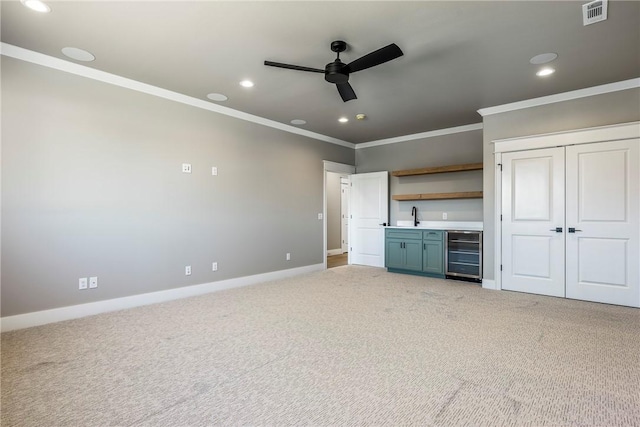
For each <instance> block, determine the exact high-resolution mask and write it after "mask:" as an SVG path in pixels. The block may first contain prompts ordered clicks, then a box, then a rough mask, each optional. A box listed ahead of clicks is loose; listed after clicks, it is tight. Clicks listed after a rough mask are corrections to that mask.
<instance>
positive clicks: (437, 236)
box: [423, 230, 444, 241]
mask: <svg viewBox="0 0 640 427" xmlns="http://www.w3.org/2000/svg"><path fill="white" fill-rule="evenodd" d="M443 233H444V231H442V230H426V231H423V238H424V240H440V241H442V236H443Z"/></svg>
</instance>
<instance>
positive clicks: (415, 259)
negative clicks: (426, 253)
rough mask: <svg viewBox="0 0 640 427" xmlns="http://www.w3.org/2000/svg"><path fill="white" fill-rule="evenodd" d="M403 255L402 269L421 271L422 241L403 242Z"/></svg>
mask: <svg viewBox="0 0 640 427" xmlns="http://www.w3.org/2000/svg"><path fill="white" fill-rule="evenodd" d="M404 255H405V259H404V261H405V262H404V267H403V268H404V269H406V270H415V271H422V240H405V241H404Z"/></svg>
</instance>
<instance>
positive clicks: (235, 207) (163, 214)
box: [1, 57, 355, 316]
mask: <svg viewBox="0 0 640 427" xmlns="http://www.w3.org/2000/svg"><path fill="white" fill-rule="evenodd" d="M1 84H2V181H1V182H2V205H1V206H2V260H1V261H2V269H1V272H2V273H1V274H2V277H1V280H2V306H1V314H2V316H10V315H17V314H22V313H28V312H34V311H39V310H45V309H52V308H57V307H63V306H69V305H75V304H82V303H88V302H94V301H100V300H106V299H111V298H118V297H125V296H130V295H137V294H143V293H147V292H154V291H162V290H167V289H171V288H178V287H183V286H188V285H194V284H200V283H208V282H214V281H218V280H223V279H230V278H237V277H242V276H248V275H254V274H260V273H266V272H272V271H277V270H284V269H289V268H294V267H301V266H308V265H315V264H321V263H322V262H323V260H324V254H323V241H322V240H323V229H322V227H323V222H322V221H321V220H318V213H320V212H322V209H323V179H324V170H323V163H322V161H323V160H330V161H333V162H338V163H345V164H354V161H355V158H354V150H353V149H351V148H347V147H342V146H338V145H335V144H329V143H326V142H322V141H318V140H314V139H310V138H307V137H304V136H300V135H295V134H291V133H287V132H284V131H280V130H277V129H273V128H269V127H265V126H261V125H258V124H255V123H251V122H247V121H243V120H239V119H235V118H232V117H228V116H224V115H220V114H216V113H212V112H210V111H205V110H201V109H198V108H195V107H191V106H187V105H183V104H180V103H176V102H172V101H168V100H165V99H161V98H157V97H154V96H150V95H146V94H142V93H138V92H135V91H132V90H128V89H125V88H121V87H117V86H112V85H109V84H106V83H101V82H98V81H94V80H91V79H88V78H84V77H79V76H76V75H72V74H68V73H65V72H61V71H56V70H52V69H49V68H45V67H41V66H38V65H34V64H30V63H26V62H22V61H19V60H16V59H12V58H7V57H3V58H2V81H1ZM204 93H205V92H203V96H204ZM255 96H259V95H258V94H257V93H256V94H255ZM182 163H191V165H192V169H193V171H192V173H191V174H184V173H182V172H181V165H182ZM213 166H215V167H217V168H218V171H219V175H218V176H212V174H211V168H212V167H213ZM287 252H290V253H291V261H286V260H285V254H286V253H287ZM214 261H215V262H218V267H219V270H218V271H217V272H213V271H212V268H211V263H212V262H214ZM187 265H190V266H191V267H192V275H191V276H185V273H184V269H185V266H187ZM90 276H98V278H99V279H98V280H99V282H98V283H99V286H98V288H97V289H91V290H83V291H80V290H78V279H79V278H80V277H90Z"/></svg>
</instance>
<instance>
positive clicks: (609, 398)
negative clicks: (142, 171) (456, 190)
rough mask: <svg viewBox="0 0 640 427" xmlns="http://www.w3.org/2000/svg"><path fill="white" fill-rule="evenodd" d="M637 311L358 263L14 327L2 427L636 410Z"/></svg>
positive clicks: (548, 415)
mask: <svg viewBox="0 0 640 427" xmlns="http://www.w3.org/2000/svg"><path fill="white" fill-rule="evenodd" d="M639 337H640V310H637V309H632V308H625V307H616V306H610V305H604V304H594V303H587V302H581V301H571V300H565V299H559V298H551V297H542V296H534V295H526V294H518V293H512V292H506V291H505V292H496V291H488V290H482V289H481V288H480V287H479V286H478V285H475V284H470V283H465V282H456V281H444V280H438V279H427V278H422V277H415V276H408V275H397V274H391V273H387V272H386V271H384V270H383V269H376V268H368V267H358V266H346V267H338V268H334V269H330V270H326V271H324V272H319V273H313V274H309V275H305V276H299V277H296V278H292V279H287V280H281V281H277V282H272V283H267V284H261V285H256V286H252V287H245V288H239V289H232V290H227V291H222V292H217V293H212V294H209V295H205V296H201V297H195V298H189V299H184V300H179V301H172V302H168V303H163V304H158V305H153V306H147V307H140V308H136V309H131V310H126V311H120V312H115V313H109V314H102V315H97V316H92V317H87V318H84V319H78V320H72V321H66V322H61V323H57V324H51V325H46V326H41V327H36V328H30V329H25V330H20V331H14V332H8V333H4V334H2V383H1V385H2V418H1V421H2V425H3V426H83V427H84V426H112V425H113V426H204V425H314V426H316V425H320V426H321V425H420V426H449V425H454V426H503V425H505V426H506V425H515V426H544V425H554V426H558V425H562V426H565V425H567V426H569V425H576V426H577V425H580V426H585V425H586V426H638V425H640V338H639Z"/></svg>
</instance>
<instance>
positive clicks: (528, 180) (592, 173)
mask: <svg viewBox="0 0 640 427" xmlns="http://www.w3.org/2000/svg"><path fill="white" fill-rule="evenodd" d="M639 146H640V142H639V141H638V140H637V139H631V140H623V141H613V142H600V143H591V144H581V145H572V146H567V147H554V148H545V149H538V150H528V151H520V152H512V153H503V155H502V169H503V170H502V289H507V290H513V291H521V292H528V293H534V294H542V295H551V296H557V297H566V298H573V299H580V300H586V301H596V302H604V303H610V304H619V305H626V306H633V307H639V306H640V267H639V263H640V242H639V240H640V208H639V204H640V175H639V170H640V165H639V163H640V149H639Z"/></svg>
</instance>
